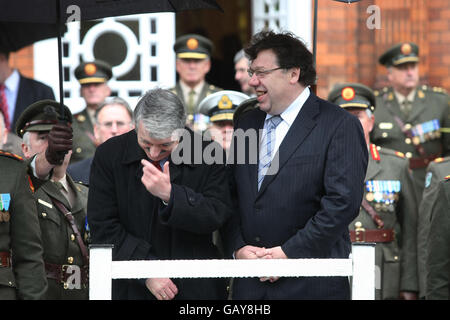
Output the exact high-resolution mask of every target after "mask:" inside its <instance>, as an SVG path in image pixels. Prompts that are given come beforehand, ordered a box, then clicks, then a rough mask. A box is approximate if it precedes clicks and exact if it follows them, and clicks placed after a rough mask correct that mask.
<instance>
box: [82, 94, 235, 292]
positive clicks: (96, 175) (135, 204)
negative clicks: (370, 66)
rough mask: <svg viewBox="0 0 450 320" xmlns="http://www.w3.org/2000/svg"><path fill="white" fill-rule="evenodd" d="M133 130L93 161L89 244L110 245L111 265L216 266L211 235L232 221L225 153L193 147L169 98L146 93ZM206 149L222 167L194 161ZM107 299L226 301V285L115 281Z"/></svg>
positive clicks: (177, 103) (175, 101) (179, 108)
mask: <svg viewBox="0 0 450 320" xmlns="http://www.w3.org/2000/svg"><path fill="white" fill-rule="evenodd" d="M134 122H135V124H136V130H132V131H130V132H128V133H125V134H123V135H120V136H117V137H112V138H110V139H109V140H107V141H105V142H104V143H102V144H101V145H100V146H99V147H98V148H97V151H96V153H95V156H94V160H93V162H92V166H91V176H90V181H89V182H90V186H89V197H88V212H89V214H88V222H89V226H90V230H91V233H90V234H91V239H92V243H98V244H113V245H114V249H113V260H153V259H163V260H168V259H218V258H220V254H219V250H218V248H217V247H216V246H215V245H214V244H213V237H212V234H213V232H214V231H215V230H217V229H219V228H221V227H222V225H223V224H224V223H225V221H226V220H227V219H228V217H229V216H230V214H231V213H230V212H231V203H230V194H229V188H228V185H229V184H228V179H227V174H226V171H225V165H224V164H223V163H224V162H225V154H224V152H223V150H222V149H221V148H220V146H219V145H218V144H217V143H216V142H211V141H203V142H202V143H201V144H200V145H196V143H195V141H198V139H200V141H202V138H201V137H198V135H197V134H196V133H194V132H193V131H192V130H190V129H185V130H183V128H185V122H186V113H185V110H184V106H183V104H182V102H181V100H180V99H179V98H178V97H177V96H176V95H175V94H174V93H172V92H170V91H169V90H162V89H155V90H152V91H149V92H148V93H147V94H146V95H145V96H144V97H143V98H142V99H141V100H140V101H139V103H138V105H137V106H136V109H135V111H134ZM180 130H181V133H182V140H181V141H180V135H179V132H180ZM194 136H196V137H194ZM191 142H194V143H191ZM206 147H208V148H210V147H213V148H214V149H215V150H216V157H219V159H220V160H221V161H223V162H222V164H220V163H218V162H219V161H217V162H214V163H212V164H209V165H207V164H206V161H204V159H202V161H201V162H200V163H199V162H197V161H193V160H194V157H195V159H196V160H197V157H196V156H195V151H202V152H203V151H204V150H205V148H206ZM181 153H182V154H183V156H182V159H180V154H181ZM188 154H190V155H191V156H192V157H190V156H187V157H186V159H184V157H185V156H186V155H188ZM202 154H203V153H202ZM208 163H209V161H208ZM112 297H113V299H158V300H171V299H174V298H175V299H199V300H202V299H225V298H226V297H227V292H226V279H169V278H162V279H153V278H152V279H146V280H145V279H142V280H136V279H131V280H114V281H113V291H112Z"/></svg>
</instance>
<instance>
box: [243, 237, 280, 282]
mask: <svg viewBox="0 0 450 320" xmlns="http://www.w3.org/2000/svg"><path fill="white" fill-rule="evenodd" d="M235 258H236V259H287V256H286V254H285V253H284V251H283V249H281V247H280V246H278V247H273V248H264V247H255V246H251V245H246V246H243V247H242V248H240V249H238V250H236V252H235ZM278 279H279V277H261V278H259V280H260V281H261V282H264V281H270V282H275V281H277V280H278Z"/></svg>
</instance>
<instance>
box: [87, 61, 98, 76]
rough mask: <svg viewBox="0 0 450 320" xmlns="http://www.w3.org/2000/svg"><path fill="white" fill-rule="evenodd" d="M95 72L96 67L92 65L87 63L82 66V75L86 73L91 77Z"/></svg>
mask: <svg viewBox="0 0 450 320" xmlns="http://www.w3.org/2000/svg"><path fill="white" fill-rule="evenodd" d="M96 72H97V67H96V66H95V64H93V63H88V64H86V65H85V66H84V73H86V74H87V75H88V76H92V75H93V74H95V73H96Z"/></svg>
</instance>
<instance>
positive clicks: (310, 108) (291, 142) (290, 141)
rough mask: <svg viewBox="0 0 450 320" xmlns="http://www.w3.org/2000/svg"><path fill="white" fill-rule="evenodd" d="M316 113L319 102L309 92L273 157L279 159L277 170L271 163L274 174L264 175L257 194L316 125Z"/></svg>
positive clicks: (261, 191)
mask: <svg viewBox="0 0 450 320" xmlns="http://www.w3.org/2000/svg"><path fill="white" fill-rule="evenodd" d="M318 113H319V103H318V100H317V97H316V96H315V95H314V94H313V93H312V92H311V94H310V96H309V97H308V99H307V100H306V102H305V104H304V105H303V107H302V109H301V110H300V112H299V113H298V115H297V117H296V118H295V121H294V123H293V124H292V125H291V127H290V128H289V131H288V132H287V134H286V136H285V137H284V139H283V142H282V143H281V145H280V148H279V149H278V152H277V153H276V154H275V156H274V159H276V158H277V157H278V159H279V162H278V170H276V168H272V165H271V167H270V168H269V169H268V172H270V170H274V174H272V175H266V176H265V177H264V180H263V182H262V184H261V188H260V189H259V195H260V194H262V193H263V192H264V190H265V188H266V187H267V186H268V185H269V184H270V182H271V181H272V180H273V179H275V176H276V175H277V174H278V172H279V171H280V170H281V169H282V168H283V166H284V165H285V164H286V162H287V161H288V160H289V158H290V157H291V156H292V154H293V153H294V152H295V150H297V148H298V147H299V146H300V145H301V144H302V143H303V141H304V140H305V139H306V137H307V136H308V135H309V133H310V132H311V130H312V129H313V128H314V127H315V126H316V121H315V120H314V118H315V117H316V116H317V115H318ZM273 165H274V166H276V162H274V163H273ZM256 170H258V169H256Z"/></svg>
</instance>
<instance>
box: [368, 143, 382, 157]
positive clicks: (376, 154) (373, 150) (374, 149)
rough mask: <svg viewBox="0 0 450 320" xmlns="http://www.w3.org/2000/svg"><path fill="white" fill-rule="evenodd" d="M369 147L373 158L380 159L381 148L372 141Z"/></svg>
mask: <svg viewBox="0 0 450 320" xmlns="http://www.w3.org/2000/svg"><path fill="white" fill-rule="evenodd" d="M369 149H370V154H371V156H372V159H373V160H376V161H380V160H381V157H380V153H379V152H378V150H379V149H378V148H377V146H376V145H374V144H373V143H371V144H370V148H369Z"/></svg>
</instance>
